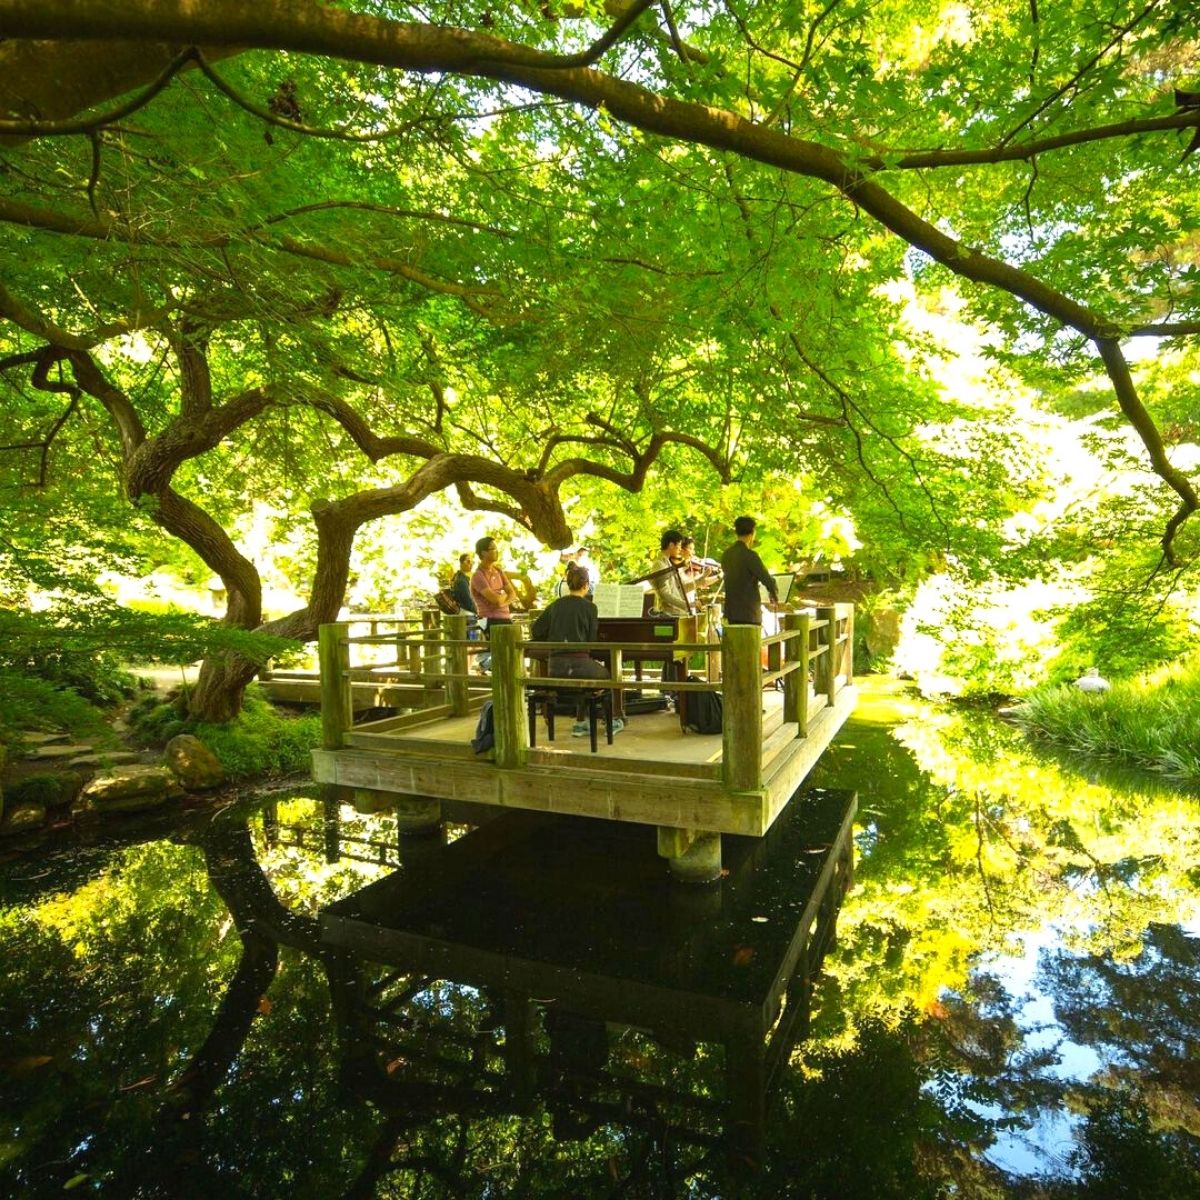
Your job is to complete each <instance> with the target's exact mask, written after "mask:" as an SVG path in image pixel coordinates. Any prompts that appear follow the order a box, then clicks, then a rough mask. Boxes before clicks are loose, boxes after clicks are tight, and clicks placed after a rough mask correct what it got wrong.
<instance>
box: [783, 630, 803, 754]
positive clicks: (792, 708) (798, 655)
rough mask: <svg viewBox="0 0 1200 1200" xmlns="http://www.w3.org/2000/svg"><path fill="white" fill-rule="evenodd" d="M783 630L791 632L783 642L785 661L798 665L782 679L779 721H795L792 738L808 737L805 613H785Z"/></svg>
mask: <svg viewBox="0 0 1200 1200" xmlns="http://www.w3.org/2000/svg"><path fill="white" fill-rule="evenodd" d="M783 627H784V629H786V630H787V631H788V632H789V633H794V634H795V635H796V636H795V637H793V638H792V639H791V640H790V641H789V642H788V643H787V650H786V654H785V656H784V657H785V660H786V661H787V662H788V663H799V666H797V667H796V669H795V670H793V671H792V672H790V673H789V674H787V675H785V676H784V678H783V719H784V720H785V721H795V722H796V726H797V729H796V736H797V737H805V736H806V735H807V734H808V613H787V614H785V616H784V618H783Z"/></svg>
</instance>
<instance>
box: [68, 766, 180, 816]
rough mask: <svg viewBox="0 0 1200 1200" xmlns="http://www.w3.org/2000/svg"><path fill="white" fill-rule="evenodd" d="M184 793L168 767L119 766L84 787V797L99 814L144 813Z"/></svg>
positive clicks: (98, 776)
mask: <svg viewBox="0 0 1200 1200" xmlns="http://www.w3.org/2000/svg"><path fill="white" fill-rule="evenodd" d="M182 794H183V789H182V788H181V787H180V786H179V784H178V783H177V782H176V780H175V776H174V775H172V774H171V772H170V771H169V770H168V769H167V768H166V767H117V768H114V769H113V770H111V771H107V772H105V773H104V774H102V775H97V776H96V778H95V779H93V780H92V781H91V782H90V783H88V784H87V786H86V787H84V789H83V798H84V799H85V800H86V801H87V803H88V805H89V806H90V807H91V808H93V809H94V810H95V811H96V812H100V813H108V812H141V811H142V810H143V809H147V808H157V807H158V806H159V805H160V804H162V803H163V802H164V801H166V800H167V799H169V798H170V797H172V796H179V795H182Z"/></svg>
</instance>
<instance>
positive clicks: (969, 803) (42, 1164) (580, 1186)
mask: <svg viewBox="0 0 1200 1200" xmlns="http://www.w3.org/2000/svg"><path fill="white" fill-rule="evenodd" d="M900 716H901V720H900V721H899V723H898V724H897V723H896V722H895V713H894V712H893V713H890V714H887V715H886V718H885V719H878V718H879V714H877V713H875V712H873V711H871V709H870V706H867V707H866V709H865V711H864V712H863V715H862V719H861V720H856V721H855V722H854V723H853V724H852V725H850V726H848V727H847V729H846V731H845V733H844V734H843V737H842V739H841V745H840V748H837V749H836V750H835V753H834V754H833V755H832V756H831V757H830V758H829V759H828V760H827V761H826V763H825V764H824V765H823V767H822V771H823V776H822V779H823V781H824V782H826V783H830V784H832V783H836V784H837V786H840V787H852V788H855V789H856V790H857V791H858V793H859V797H860V813H859V825H858V832H857V842H858V846H859V855H860V858H859V863H858V866H857V878H856V886H855V887H854V889H853V890H852V891H851V893H850V895H849V896H848V898H847V900H846V903H845V905H844V907H843V910H842V913H841V917H840V920H839V944H838V946H837V948H836V950H835V951H834V952H833V953H832V954H831V956H830V957H829V959H827V961H826V964H825V973H824V975H823V977H822V979H821V981H820V982H819V983H818V986H817V991H816V998H815V999H816V1003H815V1009H814V1021H813V1027H812V1030H811V1035H810V1037H809V1039H808V1040H807V1041H806V1042H804V1043H803V1044H802V1045H801V1046H800V1047H799V1048H798V1049H797V1051H795V1052H794V1053H793V1055H792V1058H791V1061H790V1063H789V1064H788V1065H787V1067H786V1069H785V1070H783V1071H782V1073H781V1075H780V1077H779V1079H778V1082H777V1084H776V1086H775V1087H774V1088H773V1090H772V1092H771V1095H770V1101H769V1105H768V1125H767V1131H766V1140H765V1145H764V1147H763V1152H762V1158H761V1162H759V1163H758V1164H756V1166H755V1168H754V1169H752V1168H751V1166H750V1165H749V1164H747V1163H745V1162H744V1161H741V1160H739V1159H737V1158H734V1159H732V1160H731V1159H730V1157H729V1156H728V1155H727V1154H726V1153H725V1152H724V1150H723V1149H722V1148H721V1146H720V1144H719V1143H718V1142H717V1141H714V1142H713V1143H712V1145H707V1146H706V1145H703V1144H700V1143H699V1142H696V1141H692V1142H685V1141H683V1140H682V1139H681V1138H680V1137H679V1136H678V1128H679V1121H678V1119H677V1117H676V1115H675V1114H674V1113H673V1112H672V1110H671V1109H670V1107H669V1106H663V1105H661V1104H660V1105H659V1106H658V1107H657V1108H656V1107H653V1106H652V1105H651V1104H650V1103H649V1102H647V1103H646V1104H645V1105H643V1107H642V1110H641V1112H640V1113H639V1114H638V1116H639V1120H636V1121H634V1120H630V1119H625V1118H626V1117H631V1116H632V1115H633V1114H632V1112H631V1113H628V1114H623V1113H622V1112H621V1111H619V1109H618V1110H616V1111H611V1110H607V1109H606V1110H604V1111H600V1112H597V1113H593V1114H591V1115H590V1116H589V1115H588V1114H587V1113H583V1114H582V1117H581V1115H580V1113H579V1111H578V1110H577V1109H576V1110H574V1111H573V1112H572V1113H570V1114H569V1115H570V1117H571V1120H572V1121H574V1124H573V1125H572V1124H571V1121H564V1120H563V1119H562V1118H561V1117H560V1118H559V1120H558V1121H557V1128H556V1120H555V1112H554V1111H553V1106H552V1105H550V1104H548V1103H547V1102H546V1101H544V1100H539V1099H538V1098H537V1097H536V1096H534V1097H533V1098H532V1100H531V1101H530V1103H529V1106H528V1111H526V1112H524V1113H521V1112H516V1111H514V1109H516V1108H519V1107H520V1105H516V1104H514V1103H512V1102H511V1101H512V1099H513V1098H512V1097H510V1096H503V1095H501V1096H497V1097H494V1098H493V1099H492V1100H491V1101H489V1102H487V1103H484V1102H481V1101H480V1100H479V1097H478V1096H477V1095H474V1094H473V1095H472V1096H470V1097H468V1096H466V1095H465V1094H464V1096H463V1097H462V1099H463V1101H464V1103H463V1104H462V1106H461V1107H460V1110H459V1111H447V1110H445V1108H443V1111H441V1112H437V1111H432V1110H431V1109H430V1108H429V1107H428V1105H427V1103H426V1102H425V1101H424V1100H423V1099H422V1097H421V1096H420V1094H419V1090H418V1091H417V1092H413V1093H412V1094H411V1099H410V1101H409V1102H408V1103H407V1104H406V1105H405V1106H403V1107H390V1108H388V1109H387V1111H384V1110H383V1109H382V1108H381V1107H377V1106H376V1105H375V1104H373V1103H370V1102H368V1101H364V1100H363V1099H362V1098H361V1096H356V1095H355V1094H354V1091H353V1090H352V1089H351V1088H350V1086H349V1084H351V1083H354V1082H355V1081H354V1080H352V1079H350V1078H348V1077H347V1075H346V1073H345V1067H346V1060H345V1056H344V1054H343V1053H342V1049H343V1047H341V1046H339V1043H338V1039H337V1038H336V1037H335V1036H334V1029H335V1024H336V1022H335V1013H334V1010H333V1008H332V1007H331V1002H330V989H329V983H328V977H327V972H326V966H327V965H328V964H327V959H326V957H325V954H324V952H322V951H321V950H320V949H319V948H317V947H316V945H315V943H314V939H313V932H314V929H315V925H314V921H315V919H316V915H317V913H318V912H319V911H320V910H321V909H322V908H323V907H325V906H327V905H328V904H330V903H331V902H333V901H335V900H337V899H339V898H341V897H344V896H346V895H348V894H350V893H351V892H353V891H355V890H357V889H358V888H361V887H362V886H363V885H364V884H366V883H369V882H371V881H373V880H375V879H378V878H381V877H383V876H384V875H386V874H387V873H388V872H390V871H391V870H393V869H394V866H395V861H396V858H395V857H394V856H393V857H392V858H390V859H389V858H388V857H387V855H384V856H382V861H371V862H367V861H357V859H365V858H369V857H370V855H369V854H367V853H361V854H358V853H357V851H356V850H355V845H354V844H353V843H350V842H348V841H347V842H344V843H343V844H342V846H341V848H342V849H343V850H351V851H355V852H356V854H357V858H351V857H345V856H343V857H339V858H338V860H337V861H336V862H328V861H326V858H327V855H326V850H327V848H328V847H327V845H326V835H327V834H328V833H329V826H328V824H327V823H326V822H324V821H323V819H322V809H321V805H320V802H319V801H314V800H312V799H311V798H303V797H300V798H296V799H290V800H284V801H280V802H279V804H278V814H277V815H278V822H277V824H276V825H274V826H272V824H271V822H270V821H269V820H268V821H266V822H264V817H263V813H262V811H261V809H254V810H253V811H250V812H248V813H243V814H242V815H240V816H239V815H238V814H237V813H232V814H226V815H225V816H224V817H223V818H221V819H218V820H217V821H215V822H213V823H211V825H209V826H208V827H207V828H206V829H203V830H199V829H197V828H192V829H191V830H190V831H189V830H188V829H187V828H183V829H182V832H180V833H177V834H176V835H175V836H176V840H174V841H172V840H166V839H165V838H164V836H163V831H162V829H161V827H160V828H157V829H153V830H151V831H149V832H148V833H146V834H141V833H139V832H138V831H137V830H136V829H135V827H133V826H132V825H127V826H124V827H123V828H124V829H125V831H126V832H125V833H124V834H122V835H121V836H120V837H117V836H114V835H112V834H111V832H109V833H106V834H104V835H103V836H101V835H99V834H96V836H95V837H94V838H93V839H92V840H91V841H89V840H88V838H87V836H86V831H85V834H84V835H83V836H82V840H81V841H79V842H77V843H76V844H73V845H70V846H63V845H60V846H54V845H53V844H51V843H49V842H43V843H42V844H41V845H40V847H38V848H37V849H36V850H35V851H32V852H30V853H28V854H25V855H22V854H21V853H20V852H19V847H18V846H15V845H12V844H10V845H9V846H8V847H6V848H5V851H4V853H5V855H6V858H5V860H4V863H3V866H2V868H0V870H2V874H3V894H2V896H0V899H2V901H3V908H2V910H0V939H2V944H3V945H4V948H5V962H4V968H5V969H4V971H3V972H2V973H0V1021H2V1022H3V1025H2V1028H3V1030H4V1049H3V1051H2V1058H0V1122H2V1123H0V1193H6V1192H11V1193H12V1194H14V1195H22V1196H31V1197H38V1196H49V1195H56V1196H57V1195H60V1194H61V1193H62V1191H63V1187H64V1185H65V1184H66V1183H68V1182H71V1181H73V1180H78V1182H77V1183H76V1184H75V1190H76V1191H77V1192H78V1193H79V1194H85V1195H87V1194H97V1195H100V1194H103V1195H117V1196H119V1195H123V1194H127V1195H134V1194H143V1195H154V1194H162V1195H172V1196H189V1195H194V1196H224V1195H231V1196H237V1195H246V1196H256V1197H271V1196H283V1195H287V1196H289V1197H305V1196H318V1195H319V1196H322V1197H328V1196H372V1195H378V1196H386V1197H393V1196H394V1197H410V1196H411V1197H420V1196H430V1197H434V1196H456V1195H468V1196H469V1195H475V1196H480V1197H483V1196H546V1197H550V1196H617V1195H621V1196H664V1197H665V1196H675V1195H680V1196H682V1195H687V1196H701V1197H702V1196H730V1195H738V1194H742V1195H747V1196H759V1195H761V1196H771V1195H780V1196H846V1197H852V1196H864V1197H870V1196H880V1197H889V1198H890V1197H897V1198H899V1197H919V1196H931V1197H932V1196H940V1195H947V1194H951V1193H952V1194H954V1195H956V1196H967V1197H993V1196H1028V1197H1046V1198H1048V1200H1060V1198H1061V1200H1067V1198H1074V1197H1110V1196H1111V1197H1114V1198H1115V1197H1137V1196H1143V1195H1145V1196H1150V1195H1153V1196H1156V1197H1176V1196H1177V1197H1185V1196H1186V1197H1193V1196H1195V1195H1196V1194H1200V1159H1198V1153H1197V1146H1198V1145H1200V1128H1198V1125H1200V1117H1198V1113H1197V1096H1198V1094H1200V1086H1198V1085H1200V1079H1198V1072H1200V1068H1198V1067H1197V1063H1198V1062H1200V1054H1198V1053H1197V1023H1198V1019H1197V1016H1196V1014H1197V1012H1198V1011H1200V1008H1198V1006H1197V1000H1198V999H1200V997H1198V996H1197V992H1198V990H1200V950H1198V946H1197V938H1196V936H1195V935H1196V931H1197V929H1198V928H1200V923H1198V919H1197V918H1198V913H1197V908H1198V905H1197V888H1196V884H1197V878H1196V875H1195V863H1196V862H1197V861H1200V859H1198V856H1197V849H1198V847H1197V841H1198V840H1200V832H1198V831H1200V822H1197V820H1196V816H1197V812H1196V809H1197V805H1196V801H1195V799H1194V798H1193V797H1190V796H1186V795H1182V794H1180V793H1178V792H1173V791H1170V790H1168V789H1165V788H1158V787H1154V786H1152V785H1151V784H1148V783H1147V782H1145V781H1143V780H1133V781H1131V780H1129V779H1124V780H1121V781H1119V782H1118V783H1116V784H1111V783H1109V782H1106V781H1102V780H1101V779H1100V778H1099V777H1098V776H1097V775H1096V773H1095V770H1094V768H1086V769H1081V768H1079V767H1073V766H1072V765H1070V764H1067V763H1062V762H1056V761H1054V760H1053V759H1050V758H1046V757H1039V756H1035V755H1031V754H1030V753H1029V752H1028V751H1026V750H1024V749H1023V748H1022V747H1021V746H1020V745H1019V742H1018V740H1017V739H1016V738H1015V736H1014V735H1013V734H1012V732H1011V731H1010V730H1008V729H1006V728H1005V727H1003V726H998V725H996V724H995V723H993V722H990V721H988V720H987V719H985V718H982V717H981V718H977V719H972V720H967V719H964V718H963V717H961V716H954V715H949V714H944V713H938V712H935V711H932V710H928V709H924V708H918V707H917V706H916V705H915V704H913V705H911V706H910V711H909V712H907V713H904V712H902V713H901V714H900ZM343 818H344V819H343V822H342V826H341V832H342V833H343V834H349V835H351V836H359V835H362V836H363V837H364V838H365V840H366V842H367V843H376V844H378V845H381V846H392V847H396V846H398V842H397V841H396V838H395V833H394V827H393V826H391V825H390V824H389V821H388V818H387V817H386V816H382V815H381V816H374V817H357V816H354V815H353V814H351V813H350V812H349V810H345V809H343ZM288 828H292V829H295V828H302V829H304V830H307V836H306V837H305V838H299V839H297V838H292V839H291V840H290V844H289V839H288V837H286V836H284V835H283V834H284V831H285V830H286V829H288ZM140 838H149V839H150V840H139V839H140ZM297 841H300V842H303V843H304V844H295V843H296V842H297ZM359 849H361V847H359ZM617 865H618V867H619V864H617ZM334 967H335V970H336V964H334ZM417 984H420V985H421V987H422V988H423V990H418V991H416V992H413V993H412V995H411V996H410V997H409V999H408V1002H407V1005H401V1006H400V1008H401V1010H402V1011H403V1012H405V1013H408V1017H409V1019H410V1020H411V1021H412V1028H411V1030H410V1031H409V1032H410V1033H411V1032H414V1031H415V1033H416V1034H419V1033H420V1029H421V1026H422V1023H424V1025H425V1026H426V1027H431V1026H432V1024H433V1023H434V1022H444V1023H446V1025H447V1027H448V1028H449V1029H450V1030H451V1031H452V1032H458V1033H460V1034H461V1036H462V1040H461V1041H460V1043H459V1046H460V1050H459V1051H458V1054H459V1055H460V1058H461V1059H462V1060H463V1061H465V1062H466V1063H467V1064H468V1065H469V1064H470V1062H471V1060H472V1055H473V1054H475V1050H474V1049H473V1046H474V1044H475V1042H476V1041H479V1040H480V1039H486V1040H488V1042H489V1044H491V1045H494V1046H497V1047H499V1048H500V1050H501V1051H502V1050H503V1034H504V1032H505V1027H504V1020H505V1019H508V1020H510V1021H511V1020H512V1014H511V1012H509V1013H507V1014H506V1013H505V1010H504V1005H503V998H502V997H501V998H499V999H498V998H497V997H496V996H495V995H493V994H489V993H488V992H486V991H485V990H481V989H473V988H463V987H456V986H454V985H452V984H450V983H447V982H445V981H440V982H439V981H437V980H436V979H433V978H432V977H429V976H424V977H421V978H420V979H412V980H409V981H408V982H407V983H405V982H404V981H403V980H397V981H394V982H393V983H391V984H389V985H388V986H389V987H392V988H399V989H403V988H404V987H406V986H408V987H412V986H414V985H417ZM422 1010H423V1012H424V1015H423V1016H422V1015H421V1011H422ZM595 1032H596V1031H595V1029H594V1027H591V1028H589V1027H587V1026H581V1027H578V1028H575V1029H573V1030H571V1029H568V1030H567V1032H561V1031H560V1032H559V1033H558V1034H557V1035H556V1036H557V1037H558V1040H559V1042H560V1046H561V1047H563V1049H562V1051H561V1054H563V1055H566V1058H565V1060H564V1061H565V1062H567V1064H568V1065H572V1064H573V1065H574V1066H576V1067H578V1066H584V1067H586V1066H587V1063H588V1061H589V1059H588V1055H589V1053H591V1054H595V1053H596V1052H597V1051H596V1042H595V1041H594V1037H595ZM537 1036H538V1037H539V1038H545V1039H549V1037H550V1036H551V1034H550V1032H547V1031H546V1030H545V1029H544V1027H542V1028H540V1030H539V1032H538V1033H537ZM590 1039H591V1040H590ZM609 1046H610V1050H609V1053H610V1055H611V1054H612V1053H613V1051H612V1049H611V1046H612V1043H611V1042H610V1043H609ZM589 1047H590V1050H589ZM617 1049H618V1051H619V1054H620V1055H621V1056H623V1057H622V1062H623V1063H627V1064H628V1065H629V1066H630V1068H631V1069H634V1068H636V1069H637V1070H641V1071H642V1072H643V1076H642V1078H644V1079H648V1080H651V1081H656V1080H657V1081H661V1080H663V1079H668V1080H670V1081H671V1082H672V1083H673V1084H674V1083H680V1084H683V1083H686V1084H687V1085H688V1086H689V1087H691V1088H692V1089H693V1090H694V1091H695V1092H696V1093H697V1094H698V1095H705V1094H709V1095H712V1096H719V1094H720V1091H721V1087H722V1086H723V1084H722V1075H721V1063H720V1056H719V1055H713V1054H708V1053H707V1052H706V1051H704V1049H703V1047H698V1048H697V1049H696V1051H695V1053H691V1048H690V1047H688V1046H684V1045H673V1046H667V1045H664V1044H662V1042H661V1041H656V1040H655V1039H653V1038H651V1037H649V1036H645V1035H640V1034H635V1035H628V1040H627V1041H623V1042H620V1043H618V1046H617ZM572 1056H574V1057H572ZM457 1061H458V1060H457V1059H456V1062H457ZM404 1066H405V1064H403V1063H399V1064H396V1065H395V1066H394V1067H393V1069H392V1071H391V1073H390V1074H389V1073H388V1071H387V1067H388V1063H387V1062H385V1063H384V1064H383V1071H384V1078H385V1080H387V1079H391V1080H394V1079H395V1077H396V1076H397V1075H398V1074H400V1073H402V1072H403V1070H404ZM455 1069H456V1070H459V1068H458V1067H457V1066H456V1067H455ZM460 1075H461V1077H462V1079H463V1080H464V1081H467V1079H468V1075H467V1073H463V1072H462V1071H460ZM452 1082H453V1081H451V1083H452ZM706 1089H707V1093H706ZM472 1090H473V1089H472ZM443 1099H444V1097H443ZM468 1100H469V1101H470V1103H467V1101H468ZM656 1120H657V1123H655V1122H656ZM556 1133H557V1134H558V1135H560V1136H559V1137H556ZM80 1177H82V1178H80Z"/></svg>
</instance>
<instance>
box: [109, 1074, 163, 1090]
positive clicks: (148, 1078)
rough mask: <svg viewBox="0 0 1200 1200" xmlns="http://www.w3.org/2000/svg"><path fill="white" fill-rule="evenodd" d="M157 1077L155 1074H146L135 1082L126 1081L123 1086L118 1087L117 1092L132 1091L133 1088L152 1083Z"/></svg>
mask: <svg viewBox="0 0 1200 1200" xmlns="http://www.w3.org/2000/svg"><path fill="white" fill-rule="evenodd" d="M157 1078H158V1076H157V1075H147V1076H146V1078H145V1079H139V1080H138V1081H137V1083H127V1084H126V1085H125V1086H124V1087H121V1088H118V1089H117V1091H119V1092H132V1091H133V1090H134V1089H135V1088H140V1087H145V1086H146V1084H148V1083H153V1082H154V1081H155V1080H156V1079H157Z"/></svg>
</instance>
